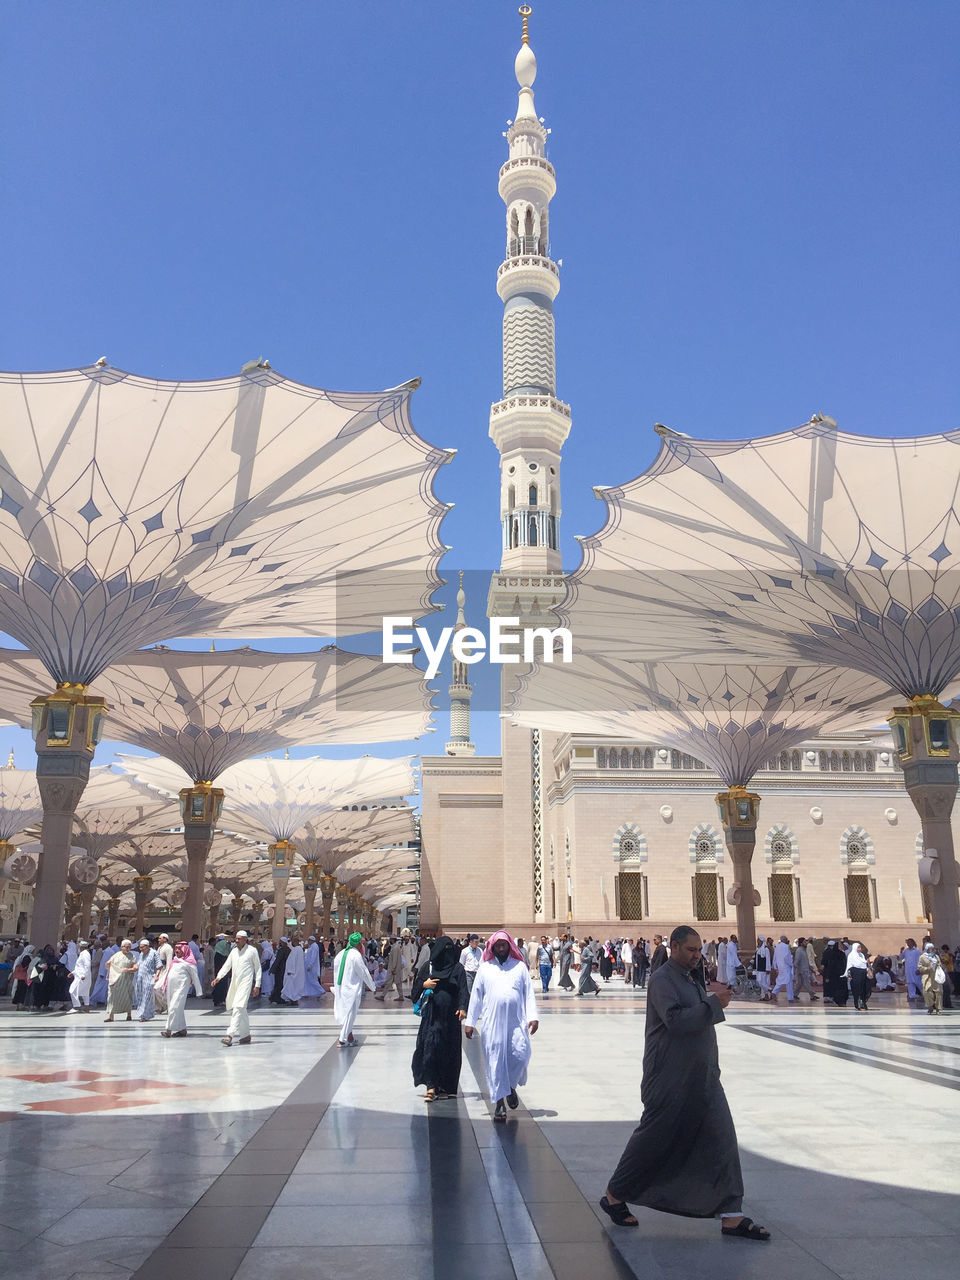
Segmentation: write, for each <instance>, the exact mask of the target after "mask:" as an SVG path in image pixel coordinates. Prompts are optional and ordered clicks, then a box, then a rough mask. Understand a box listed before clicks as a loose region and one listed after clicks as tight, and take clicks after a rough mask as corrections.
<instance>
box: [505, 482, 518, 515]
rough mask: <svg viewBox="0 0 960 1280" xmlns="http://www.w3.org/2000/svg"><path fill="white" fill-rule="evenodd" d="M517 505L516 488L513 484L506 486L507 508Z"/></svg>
mask: <svg viewBox="0 0 960 1280" xmlns="http://www.w3.org/2000/svg"><path fill="white" fill-rule="evenodd" d="M516 505H517V490H516V487H515V486H514V485H512V484H511V485H508V486H507V510H508V511H512V510H513V509H514V507H515V506H516Z"/></svg>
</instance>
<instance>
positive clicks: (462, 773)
mask: <svg viewBox="0 0 960 1280" xmlns="http://www.w3.org/2000/svg"><path fill="white" fill-rule="evenodd" d="M515 71H516V76H517V82H518V86H519V98H518V105H517V113H516V117H515V119H514V120H513V121H512V122H511V123H510V125H509V129H508V132H507V134H506V138H507V144H508V148H509V153H508V157H507V159H506V161H505V163H504V165H503V166H502V168H501V170H500V175H499V184H498V188H499V192H500V195H501V198H502V199H503V201H504V204H505V206H506V253H505V257H504V260H503V262H502V263H501V265H500V266H499V268H498V271H497V292H498V294H499V296H500V298H501V300H502V302H503V305H504V311H503V388H502V395H501V398H500V400H498V401H497V402H496V403H495V404H494V405H493V406H492V408H491V413H490V436H491V438H492V440H493V442H494V444H495V445H496V447H497V449H498V452H499V455H500V528H501V562H500V570H499V572H498V573H496V574H495V575H494V576H493V579H492V581H491V584H490V590H489V594H488V597H487V613H488V615H489V616H490V617H501V618H506V617H519V619H520V622H521V626H525V627H529V626H554V625H555V624H556V619H555V618H554V616H553V615H552V614H551V613H550V609H551V607H552V606H553V605H554V604H556V603H557V602H559V600H561V599H562V597H563V592H564V581H563V573H562V568H561V559H560V550H559V520H560V515H561V500H560V464H561V450H562V447H563V443H564V441H565V440H566V437H567V435H568V433H569V431H570V427H571V411H570V407H569V406H568V405H566V404H564V403H563V402H562V401H561V400H559V399H558V398H557V394H556V359H555V338H554V315H553V303H554V301H555V299H556V297H557V294H558V293H559V289H560V272H559V267H558V265H557V263H556V262H554V260H553V259H552V257H551V256H550V233H549V227H550V201H551V199H552V197H553V195H554V194H555V191H556V174H555V171H554V168H553V166H552V164H551V163H550V161H549V160H548V159H547V156H546V140H547V134H548V130H547V129H546V128H545V126H544V122H543V121H542V120H541V119H540V118H539V117H538V116H537V115H536V111H535V108H534V94H533V83H534V80H535V77H536V74H537V63H536V58H535V57H534V54H533V51H532V49H531V47H530V43H529V33H528V30H527V19H526V18H525V19H524V30H523V38H522V43H521V47H520V51H519V53H518V54H517V58H516V64H515ZM463 603H464V601H463V596H462V583H461V593H460V595H459V597H458V604H459V606H460V610H461V612H460V616H459V619H458V625H460V626H462V625H463V615H462V609H463ZM502 670H503V671H504V672H505V673H509V672H510V668H509V667H504V668H502ZM504 678H505V679H507V678H509V676H508V674H507V675H505V677H504ZM504 695H505V696H504V700H503V705H504V706H508V705H509V699H508V698H507V697H506V690H505V691H504ZM470 696H471V690H470V682H469V668H468V667H466V666H465V665H463V664H461V663H457V664H455V665H454V670H453V679H452V683H451V686H450V697H451V731H450V741H449V742H448V743H447V747H446V754H445V755H444V756H424V757H423V760H422V774H421V777H422V803H423V812H422V823H421V830H422V858H421V870H420V924H421V928H422V929H423V930H425V931H427V932H434V931H437V932H439V931H440V930H441V929H442V930H444V931H446V932H447V933H450V934H454V935H456V934H461V933H464V932H466V931H468V930H474V929H475V930H476V931H478V932H480V933H484V932H489V931H491V930H493V929H495V928H499V927H502V926H505V927H507V928H508V929H509V930H510V931H511V932H512V933H513V934H515V935H519V936H523V937H529V936H531V935H537V936H539V935H540V934H541V933H547V934H549V935H553V934H554V933H556V932H563V931H564V930H570V931H572V932H574V933H575V934H576V935H577V936H581V937H582V936H585V935H586V934H592V935H593V936H594V937H597V936H599V937H602V938H608V937H635V936H637V935H641V936H644V937H648V938H649V937H650V936H651V935H652V934H654V933H666V932H668V931H669V930H670V929H672V928H673V927H674V925H676V924H677V923H679V922H686V921H694V922H698V923H699V924H700V926H701V930H702V932H703V934H704V936H705V937H716V936H720V935H724V936H729V935H730V934H731V933H733V932H735V931H736V910H735V908H734V907H733V906H731V905H730V904H729V903H728V902H727V898H726V893H727V889H728V887H729V886H730V885H731V884H732V880H733V868H732V865H730V863H729V855H728V854H727V852H726V849H725V846H724V839H723V827H722V822H721V821H720V818H719V816H718V812H717V806H716V803H715V799H714V797H715V796H716V793H717V792H718V791H719V790H721V784H720V782H719V780H718V779H717V778H716V776H715V775H714V774H713V773H712V772H711V771H710V770H709V769H708V768H707V767H706V766H705V765H703V764H702V763H701V762H700V761H698V760H696V759H694V758H692V757H691V756H689V755H685V754H683V753H682V752H679V751H676V750H673V749H672V748H670V747H669V746H665V745H663V744H662V743H658V742H652V741H651V742H648V741H627V740H625V739H614V738H605V737H602V736H590V735H586V734H580V733H570V734H557V733H554V732H548V731H546V730H536V729H525V728H519V727H517V726H514V725H511V724H510V723H509V720H508V719H503V720H502V721H501V723H502V725H503V728H502V741H501V754H500V755H499V756H477V755H476V754H475V748H474V745H473V743H472V742H471V741H470ZM753 785H754V787H755V789H756V790H757V791H758V792H759V793H760V794H761V796H762V802H761V806H760V814H761V816H760V823H759V826H758V830H757V847H756V852H755V854H754V863H753V867H754V870H753V875H754V883H755V885H756V887H757V889H758V891H759V893H760V903H759V905H758V906H757V910H756V921H757V927H758V930H759V931H760V932H762V933H763V934H765V935H768V934H772V935H774V936H775V937H779V936H780V935H781V934H787V935H788V936H790V937H791V938H793V937H796V936H798V935H803V936H812V937H822V936H824V935H835V934H840V935H841V936H843V935H848V936H851V937H854V936H856V937H860V938H862V939H863V940H864V941H866V942H869V943H870V944H871V945H872V946H878V947H884V948H888V949H896V950H899V948H900V947H901V946H902V944H903V940H904V938H905V937H906V936H916V937H919V936H921V935H922V934H923V933H924V932H925V929H926V925H927V920H928V918H929V917H928V905H929V904H928V903H927V901H926V900H925V897H924V893H923V891H922V889H921V885H920V881H919V878H918V874H917V867H918V860H919V858H920V856H921V855H922V852H923V842H922V838H921V835H920V830H919V821H918V818H917V816H916V812H915V810H914V808H913V805H912V804H911V802H910V800H909V798H908V796H907V793H906V791H905V790H904V782H903V773H902V770H901V767H900V764H899V760H898V758H897V755H896V753H895V752H894V750H893V746H892V740H891V739H890V738H889V736H888V735H887V734H885V733H884V734H877V733H875V732H872V731H869V730H867V731H864V732H863V733H840V734H836V735H834V736H831V737H822V738H816V739H813V740H811V741H809V742H806V743H803V744H801V745H800V746H798V747H797V748H795V749H793V750H791V751H789V752H782V753H781V754H780V755H779V756H778V757H777V758H776V759H772V760H770V761H768V762H767V768H766V769H764V770H761V771H759V772H758V773H757V775H756V777H755V779H754V784H753ZM740 941H741V943H742V944H743V945H744V946H745V947H748V948H749V947H752V945H753V940H749V941H747V940H743V939H741V940H740Z"/></svg>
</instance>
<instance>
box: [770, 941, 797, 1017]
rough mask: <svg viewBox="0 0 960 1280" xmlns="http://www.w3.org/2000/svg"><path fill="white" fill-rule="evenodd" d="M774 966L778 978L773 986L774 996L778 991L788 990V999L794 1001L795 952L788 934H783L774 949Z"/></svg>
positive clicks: (775, 996)
mask: <svg viewBox="0 0 960 1280" xmlns="http://www.w3.org/2000/svg"><path fill="white" fill-rule="evenodd" d="M773 967H774V969H776V971H777V980H776V982H775V983H774V986H773V993H772V994H773V998H774V1000H776V998H777V992H778V991H786V993H787V999H788V1000H789V1001H791V1002H792V1001H793V952H792V951H791V950H790V943H789V942H788V941H787V938H786V935H785V934H782V935H781V937H780V941H779V942H778V943H777V945H776V947H775V948H774V951H773Z"/></svg>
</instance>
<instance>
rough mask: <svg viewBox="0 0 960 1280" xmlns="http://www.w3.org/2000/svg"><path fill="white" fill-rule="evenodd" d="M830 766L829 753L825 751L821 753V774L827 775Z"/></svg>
mask: <svg viewBox="0 0 960 1280" xmlns="http://www.w3.org/2000/svg"><path fill="white" fill-rule="evenodd" d="M829 764H830V761H829V758H828V756H827V753H826V752H825V751H821V752H820V772H821V773H826V771H827V768H828V766H829Z"/></svg>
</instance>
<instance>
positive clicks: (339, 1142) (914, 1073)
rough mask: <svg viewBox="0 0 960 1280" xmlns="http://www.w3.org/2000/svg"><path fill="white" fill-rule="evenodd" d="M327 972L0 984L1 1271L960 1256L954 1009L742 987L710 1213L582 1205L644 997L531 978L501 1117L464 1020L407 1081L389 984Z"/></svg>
mask: <svg viewBox="0 0 960 1280" xmlns="http://www.w3.org/2000/svg"><path fill="white" fill-rule="evenodd" d="M328 1005H329V997H326V998H325V999H324V1000H321V1001H319V1002H304V1004H303V1005H302V1007H301V1008H299V1009H283V1010H278V1009H275V1008H274V1007H273V1006H267V1007H266V1008H259V1009H256V1010H255V1011H254V1012H253V1013H252V1018H251V1021H252V1031H253V1043H252V1044H251V1045H249V1046H242V1047H241V1046H234V1047H232V1048H230V1049H227V1048H225V1047H224V1046H223V1045H221V1043H220V1037H221V1035H222V1034H223V1032H224V1029H225V1018H224V1016H223V1015H222V1014H219V1013H214V1012H212V1011H211V1009H210V1004H209V1001H202V1002H197V1001H194V1000H191V1001H190V1002H189V1004H188V1019H189V1023H190V1034H189V1035H188V1037H187V1038H186V1039H182V1040H164V1039H162V1038H161V1037H160V1035H159V1030H160V1026H161V1025H162V1024H161V1022H160V1021H159V1020H158V1021H156V1022H153V1023H148V1024H143V1025H139V1024H137V1023H132V1024H127V1023H115V1024H112V1025H109V1026H105V1025H104V1024H103V1021H102V1014H101V1015H99V1016H98V1015H96V1014H93V1015H90V1016H89V1017H88V1016H83V1015H70V1014H58V1013H50V1014H45V1015H33V1014H29V1013H16V1012H14V1011H13V1010H11V1008H10V1006H9V1003H8V1002H7V1001H0V1044H2V1055H0V1275H2V1276H4V1277H7V1276H9V1277H11V1278H14V1277H15V1278H16V1280H86V1278H87V1277H90V1278H92V1277H94V1276H96V1277H98V1280H112V1278H113V1277H117V1278H120V1280H127V1278H128V1277H131V1276H135V1277H136V1280H159V1278H160V1277H163V1278H164V1280H169V1278H170V1277H171V1276H177V1277H182V1278H183V1280H193V1278H194V1277H197V1278H198V1280H199V1278H200V1277H202V1278H203V1280H232V1277H234V1276H236V1277H237V1278H238V1280H272V1278H273V1277H280V1276H284V1277H287V1276H313V1275H320V1276H323V1277H326V1276H331V1277H332V1276H337V1277H338V1278H339V1280H366V1278H367V1277H376V1278H377V1280H383V1277H389V1276H394V1275H396V1276H403V1277H404V1280H459V1278H460V1277H461V1276H464V1277H465V1276H467V1275H469V1276H470V1277H471V1280H475V1278H476V1277H478V1276H479V1277H483V1280H501V1278H503V1280H551V1278H555V1280H573V1278H574V1277H576V1280H613V1278H616V1280H629V1278H630V1277H635V1276H637V1277H643V1280H680V1278H681V1277H683V1278H684V1280H686V1278H687V1277H688V1276H690V1275H707V1276H709V1277H710V1280H753V1277H756V1278H757V1280H761V1277H762V1278H763V1280H769V1277H770V1276H776V1277H777V1280H836V1278H837V1277H841V1278H842V1280H921V1277H922V1280H947V1277H949V1278H950V1280H954V1278H955V1277H956V1275H957V1273H958V1262H957V1259H958V1257H960V1190H958V1187H957V1185H956V1184H957V1180H958V1173H957V1171H958V1168H960V1015H957V1014H950V1013H945V1014H944V1015H943V1016H942V1017H940V1018H928V1017H927V1016H926V1015H925V1013H924V1012H923V1011H922V1010H917V1009H912V1008H910V1007H909V1006H908V1005H907V1003H906V1001H905V1000H904V998H903V997H902V996H896V997H890V996H887V997H882V998H881V997H875V999H874V1000H873V1002H872V1003H871V1008H870V1011H869V1012H868V1013H866V1014H860V1013H857V1012H855V1011H854V1010H853V1009H852V1008H850V1007H848V1008H847V1009H835V1008H830V1009H824V1008H823V1006H822V1005H813V1006H810V1005H806V1004H804V1005H798V1004H797V1005H792V1006H789V1007H787V1006H783V1005H781V1006H778V1007H776V1008H770V1007H766V1006H765V1007H758V1006H756V1005H751V1004H734V1005H733V1006H732V1009H731V1011H730V1014H729V1017H728V1020H727V1022H726V1023H725V1024H724V1025H723V1026H721V1027H720V1028H719V1029H718V1033H719V1039H720V1047H721V1061H722V1065H723V1072H724V1083H725V1086H726V1090H727V1094H728V1097H729V1099H730V1105H731V1109H732V1111H733V1115H734V1118H735V1120H736V1124H737V1129H738V1133H739V1137H740V1144H741V1155H742V1161H743V1168H744V1179H745V1183H746V1191H747V1197H746V1211H747V1212H748V1213H749V1214H750V1215H751V1216H753V1217H755V1218H756V1219H757V1221H758V1222H762V1223H764V1224H765V1225H766V1226H768V1227H769V1228H770V1230H771V1231H772V1232H773V1234H774V1239H773V1241H772V1243H770V1244H769V1245H759V1244H754V1243H748V1242H744V1241H732V1240H722V1239H720V1237H719V1233H718V1229H717V1226H716V1224H714V1223H710V1222H702V1221H694V1220H688V1219H682V1218H673V1217H668V1216H664V1215H659V1214H655V1213H652V1212H649V1211H640V1212H639V1213H638V1216H639V1218H640V1220H641V1225H640V1229H639V1230H635V1231H627V1230H624V1229H622V1228H621V1229H618V1228H614V1227H612V1226H611V1225H610V1224H609V1223H608V1221H607V1219H606V1218H604V1217H603V1216H602V1215H601V1214H600V1211H599V1209H598V1208H597V1206H596V1201H597V1198H598V1196H599V1195H600V1194H601V1193H602V1191H603V1188H604V1186H605V1182H606V1178H607V1177H608V1175H609V1173H610V1172H611V1171H612V1169H613V1167H614V1165H615V1163H616V1160H617V1158H618V1156H619V1154H620V1151H621V1149H622V1147H623V1144H624V1142H625V1141H626V1138H627V1136H628V1135H629V1133H630V1130H631V1129H632V1127H633V1126H634V1124H635V1123H636V1120H637V1118H638V1111H639V1084H640V1062H641V1057H642V1052H643V1018H642V1016H639V1015H642V1014H643V1011H644V997H643V995H642V994H640V993H636V992H633V991H630V990H625V989H624V987H623V985H622V984H621V983H620V982H619V981H617V980H614V981H613V982H611V983H610V985H609V987H608V988H607V989H605V990H604V992H603V994H602V997H601V998H599V999H586V1000H575V999H572V998H571V997H567V996H563V995H560V994H558V993H553V992H552V993H551V994H550V996H549V997H548V998H547V999H546V1000H545V1001H544V1002H543V1007H542V1021H541V1026H540V1031H539V1033H538V1034H537V1036H536V1038H535V1040H534V1057H533V1063H532V1068H531V1073H530V1081H529V1084H528V1085H527V1087H526V1088H525V1089H523V1090H522V1092H521V1098H522V1104H523V1105H522V1106H521V1108H520V1110H519V1111H517V1112H516V1113H512V1114H511V1118H510V1120H509V1122H508V1123H507V1124H506V1125H502V1126H501V1125H498V1126H494V1125H493V1124H492V1123H491V1121H490V1108H489V1104H488V1100H487V1098H486V1096H485V1094H484V1090H483V1069H482V1064H481V1061H480V1057H479V1048H478V1045H477V1042H476V1041H473V1042H472V1043H470V1044H469V1045H468V1046H467V1053H466V1055H465V1058H464V1070H463V1074H462V1077H461V1095H460V1097H459V1098H457V1099H456V1100H455V1101H444V1102H438V1103H434V1104H433V1105H432V1106H430V1107H429V1108H428V1107H427V1106H426V1105H425V1104H424V1102H423V1100H422V1097H421V1096H420V1095H422V1092H423V1090H422V1089H414V1088H413V1087H412V1084H411V1076H410V1068H409V1063H410V1055H411V1053H412V1050H413V1044H414V1040H415V1037H416V1029H417V1020H416V1018H415V1017H414V1015H413V1013H412V1011H411V1008H410V1005H409V1003H407V1004H406V1005H403V1006H401V1005H398V1004H393V1003H391V1002H389V1001H388V1002H387V1003H385V1004H379V1003H375V1002H373V1001H372V1000H369V998H368V999H367V1000H366V1001H365V1004H364V1007H363V1010H362V1012H361V1014H360V1017H359V1019H358V1025H357V1035H358V1040H359V1042H360V1043H359V1048H357V1049H356V1050H352V1051H347V1050H341V1049H338V1048H337V1047H336V1044H335V1040H336V1034H335V1028H334V1024H333V1018H332V1014H331V1012H330V1010H329V1008H328Z"/></svg>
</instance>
